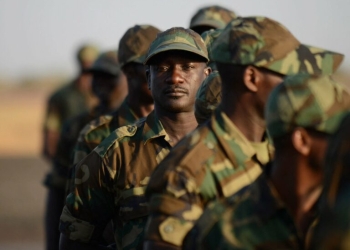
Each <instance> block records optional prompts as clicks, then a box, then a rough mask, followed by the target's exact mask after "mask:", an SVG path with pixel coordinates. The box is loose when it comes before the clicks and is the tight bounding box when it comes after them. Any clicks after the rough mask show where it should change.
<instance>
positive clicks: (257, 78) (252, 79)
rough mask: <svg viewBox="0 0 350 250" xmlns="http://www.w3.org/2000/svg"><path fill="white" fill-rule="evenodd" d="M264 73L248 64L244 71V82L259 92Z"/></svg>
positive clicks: (252, 89) (248, 87) (249, 87)
mask: <svg viewBox="0 0 350 250" xmlns="http://www.w3.org/2000/svg"><path fill="white" fill-rule="evenodd" d="M262 77H263V75H262V73H261V72H260V71H259V70H258V69H257V68H255V67H253V66H247V68H246V69H245V70H244V73H243V82H244V84H245V86H246V87H247V89H249V90H250V91H252V92H257V91H258V88H259V85H260V82H261V80H262Z"/></svg>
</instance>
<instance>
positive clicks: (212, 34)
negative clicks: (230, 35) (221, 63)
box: [201, 29, 222, 71]
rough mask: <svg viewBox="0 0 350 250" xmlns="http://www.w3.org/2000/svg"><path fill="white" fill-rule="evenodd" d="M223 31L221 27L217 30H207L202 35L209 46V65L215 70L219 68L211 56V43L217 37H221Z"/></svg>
mask: <svg viewBox="0 0 350 250" xmlns="http://www.w3.org/2000/svg"><path fill="white" fill-rule="evenodd" d="M221 32H222V30H221V29H216V30H209V31H205V32H204V33H202V34H201V37H202V38H203V41H204V43H205V45H206V46H207V50H208V56H209V64H208V66H209V67H210V68H211V69H212V70H213V71H215V70H217V67H216V63H215V62H214V61H213V59H212V58H210V55H211V48H212V46H211V45H212V44H213V42H214V41H215V39H216V38H218V37H219V35H220V34H221Z"/></svg>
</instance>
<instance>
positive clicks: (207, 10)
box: [190, 5, 237, 30]
mask: <svg viewBox="0 0 350 250" xmlns="http://www.w3.org/2000/svg"><path fill="white" fill-rule="evenodd" d="M236 17H237V15H236V14H235V13H234V12H233V11H231V10H228V9H226V8H224V7H221V6H218V5H214V6H208V7H203V8H201V9H199V10H198V11H197V12H196V14H194V16H193V17H192V18H191V22H190V29H193V30H195V28H196V27H198V26H210V27H213V28H214V29H223V28H225V26H226V25H227V24H228V23H229V22H230V21H231V20H232V19H233V18H236Z"/></svg>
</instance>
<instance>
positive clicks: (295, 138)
mask: <svg viewBox="0 0 350 250" xmlns="http://www.w3.org/2000/svg"><path fill="white" fill-rule="evenodd" d="M291 139H292V143H293V146H294V148H295V150H296V151H298V152H299V153H300V154H302V155H304V156H308V155H309V154H310V151H311V144H312V140H311V137H310V135H309V134H308V132H307V131H306V130H305V129H304V128H299V127H298V128H296V129H294V131H293V133H292V138H291Z"/></svg>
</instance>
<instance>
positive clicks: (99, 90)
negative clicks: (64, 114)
mask: <svg viewBox="0 0 350 250" xmlns="http://www.w3.org/2000/svg"><path fill="white" fill-rule="evenodd" d="M85 72H89V73H91V74H92V77H93V78H92V90H93V92H94V94H95V95H96V96H97V97H98V99H99V105H97V106H96V107H95V108H94V109H93V110H92V111H90V112H88V111H86V112H83V113H82V114H80V115H77V116H75V117H73V118H71V119H68V120H67V121H66V122H65V123H64V124H63V128H62V131H61V135H60V139H59V142H58V145H57V150H56V155H55V157H54V161H53V163H54V164H53V169H52V171H51V172H50V173H49V174H48V178H46V183H47V185H48V187H49V194H48V200H47V207H46V216H45V227H46V235H47V237H46V240H47V243H46V244H47V248H48V249H58V244H59V235H60V232H59V230H58V226H59V221H60V215H61V213H62V209H63V206H64V200H65V194H66V192H65V190H66V182H67V177H68V170H69V167H70V166H71V164H72V154H73V149H74V146H75V144H76V140H77V138H78V135H79V132H80V130H81V129H82V128H83V127H84V126H85V124H87V123H88V122H89V121H91V120H92V119H94V118H95V117H97V116H100V115H102V114H105V113H107V112H110V111H111V110H112V109H114V105H115V103H116V101H115V99H114V98H119V99H120V98H123V99H124V98H125V95H126V94H127V88H126V83H125V81H124V77H123V76H122V73H121V72H120V68H119V64H118V60H117V53H116V51H110V52H107V53H104V54H102V55H101V56H99V58H98V59H97V60H96V61H95V62H94V64H93V65H92V67H91V68H89V69H85ZM117 102H119V103H120V100H119V101H117Z"/></svg>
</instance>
